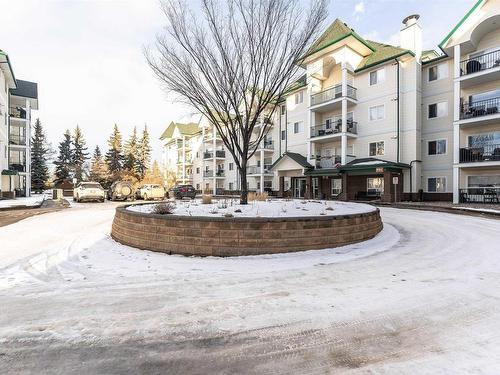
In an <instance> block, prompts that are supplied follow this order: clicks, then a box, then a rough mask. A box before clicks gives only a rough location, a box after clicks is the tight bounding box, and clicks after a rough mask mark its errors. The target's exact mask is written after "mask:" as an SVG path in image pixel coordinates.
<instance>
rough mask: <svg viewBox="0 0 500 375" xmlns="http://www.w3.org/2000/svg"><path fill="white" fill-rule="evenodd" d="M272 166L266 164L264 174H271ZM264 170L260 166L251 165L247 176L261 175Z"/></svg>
mask: <svg viewBox="0 0 500 375" xmlns="http://www.w3.org/2000/svg"><path fill="white" fill-rule="evenodd" d="M271 166H272V164H264V174H271ZM261 173H262V170H261V167H260V165H249V166H248V167H247V175H250V174H261Z"/></svg>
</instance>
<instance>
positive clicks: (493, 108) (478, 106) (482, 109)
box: [460, 98, 500, 120]
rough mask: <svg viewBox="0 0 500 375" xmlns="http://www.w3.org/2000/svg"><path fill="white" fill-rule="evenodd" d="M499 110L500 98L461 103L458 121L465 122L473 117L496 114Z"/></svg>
mask: <svg viewBox="0 0 500 375" xmlns="http://www.w3.org/2000/svg"><path fill="white" fill-rule="evenodd" d="M499 109H500V98H491V99H485V100H477V101H474V102H471V103H469V102H465V103H462V108H461V111H460V119H462V120H465V119H469V118H474V117H481V116H488V115H493V114H495V113H498V110H499Z"/></svg>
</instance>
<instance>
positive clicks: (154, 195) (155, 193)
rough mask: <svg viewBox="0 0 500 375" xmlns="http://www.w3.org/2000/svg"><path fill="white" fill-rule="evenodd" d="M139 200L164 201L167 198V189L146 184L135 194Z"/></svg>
mask: <svg viewBox="0 0 500 375" xmlns="http://www.w3.org/2000/svg"><path fill="white" fill-rule="evenodd" d="M135 196H136V198H137V199H144V200H146V201H147V200H149V199H163V198H165V189H164V188H163V186H161V185H156V184H146V185H143V186H141V187H139V188H138V189H137V191H136V193H135Z"/></svg>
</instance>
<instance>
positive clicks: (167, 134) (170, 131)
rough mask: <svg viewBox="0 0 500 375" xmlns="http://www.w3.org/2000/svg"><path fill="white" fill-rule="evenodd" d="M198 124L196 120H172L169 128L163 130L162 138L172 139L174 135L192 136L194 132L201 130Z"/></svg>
mask: <svg viewBox="0 0 500 375" xmlns="http://www.w3.org/2000/svg"><path fill="white" fill-rule="evenodd" d="M199 130H200V129H199V127H198V124H196V123H194V122H189V123H187V124H183V123H180V122H173V121H172V122H171V123H170V124H169V125H168V126H167V128H166V129H165V130H164V131H163V133H162V135H161V136H160V139H161V140H164V139H170V138H173V137H174V136H177V137H178V136H182V135H186V136H191V135H193V134H196V133H197V132H198V131H199Z"/></svg>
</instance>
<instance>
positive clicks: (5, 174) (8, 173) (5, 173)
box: [2, 169, 17, 176]
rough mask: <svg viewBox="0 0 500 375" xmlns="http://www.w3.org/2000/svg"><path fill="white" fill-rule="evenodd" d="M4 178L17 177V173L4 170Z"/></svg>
mask: <svg viewBox="0 0 500 375" xmlns="http://www.w3.org/2000/svg"><path fill="white" fill-rule="evenodd" d="M2 176H17V171H14V170H12V169H4V170H3V171H2Z"/></svg>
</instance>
